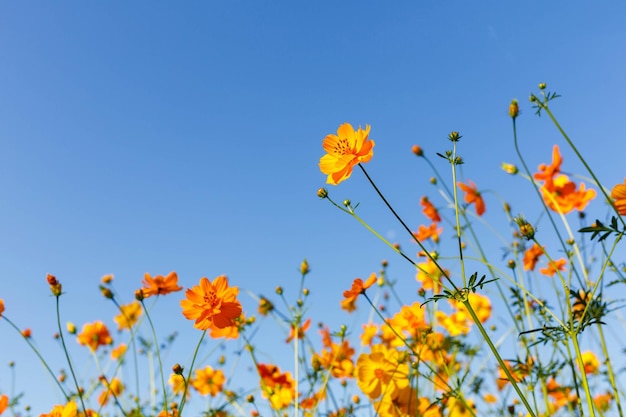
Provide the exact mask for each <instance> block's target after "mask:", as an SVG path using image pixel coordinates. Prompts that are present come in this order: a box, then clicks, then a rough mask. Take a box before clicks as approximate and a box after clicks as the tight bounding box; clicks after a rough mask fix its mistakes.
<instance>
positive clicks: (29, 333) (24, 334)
mask: <svg viewBox="0 0 626 417" xmlns="http://www.w3.org/2000/svg"><path fill="white" fill-rule="evenodd" d="M32 335H33V331H32V330H31V329H29V328H28V329H24V330H22V337H24V338H25V339H28V338H30V337H31V336H32Z"/></svg>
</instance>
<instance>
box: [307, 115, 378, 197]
mask: <svg viewBox="0 0 626 417" xmlns="http://www.w3.org/2000/svg"><path fill="white" fill-rule="evenodd" d="M369 133H370V126H369V125H366V126H365V130H363V129H361V127H359V130H357V131H355V130H354V128H353V127H352V125H351V124H350V123H344V124H342V125H341V126H339V129H337V134H336V135H333V134H330V135H327V136H326V138H325V139H324V142H323V144H322V146H323V147H324V150H325V151H326V152H327V153H326V155H324V156H322V158H321V159H320V163H319V166H320V170H321V171H322V173H324V174H326V175H328V177H327V179H326V182H327V183H328V184H333V185H337V184H339V183H340V182H341V181H344V180H346V179H348V178H350V175H351V174H352V168H353V167H354V166H355V165H357V164H360V163H361V162H368V161H369V160H370V159H372V156H373V155H374V150H373V148H374V141H373V140H369V139H368V136H369Z"/></svg>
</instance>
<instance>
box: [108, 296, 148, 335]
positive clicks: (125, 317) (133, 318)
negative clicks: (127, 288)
mask: <svg viewBox="0 0 626 417" xmlns="http://www.w3.org/2000/svg"><path fill="white" fill-rule="evenodd" d="M120 310H121V312H120V314H118V315H117V316H115V317H114V318H113V320H115V322H116V323H117V330H122V329H128V330H130V328H131V327H133V326H134V325H135V323H137V320H139V317H141V314H142V313H143V310H142V309H141V304H140V303H139V301H133V302H132V303H130V304H126V305H123V306H120Z"/></svg>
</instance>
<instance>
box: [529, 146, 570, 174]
mask: <svg viewBox="0 0 626 417" xmlns="http://www.w3.org/2000/svg"><path fill="white" fill-rule="evenodd" d="M562 163H563V157H562V156H561V152H559V147H558V146H557V145H554V148H553V149H552V163H551V164H550V165H546V164H540V165H539V172H537V173H535V174H533V178H535V179H536V180H537V181H544V182H546V183H551V182H552V180H553V179H554V177H555V176H556V174H558V173H560V172H561V164H562Z"/></svg>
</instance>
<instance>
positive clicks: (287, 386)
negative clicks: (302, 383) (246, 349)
mask: <svg viewBox="0 0 626 417" xmlns="http://www.w3.org/2000/svg"><path fill="white" fill-rule="evenodd" d="M257 370H258V371H259V376H260V377H261V388H262V389H263V396H264V397H265V398H268V399H269V400H270V404H271V405H272V408H273V409H274V410H281V409H283V408H286V407H288V406H289V405H291V403H292V402H293V399H294V398H295V389H294V388H295V382H294V380H293V378H292V377H291V373H289V372H285V373H281V372H280V368H278V367H277V366H275V365H265V364H263V363H260V364H258V365H257Z"/></svg>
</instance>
